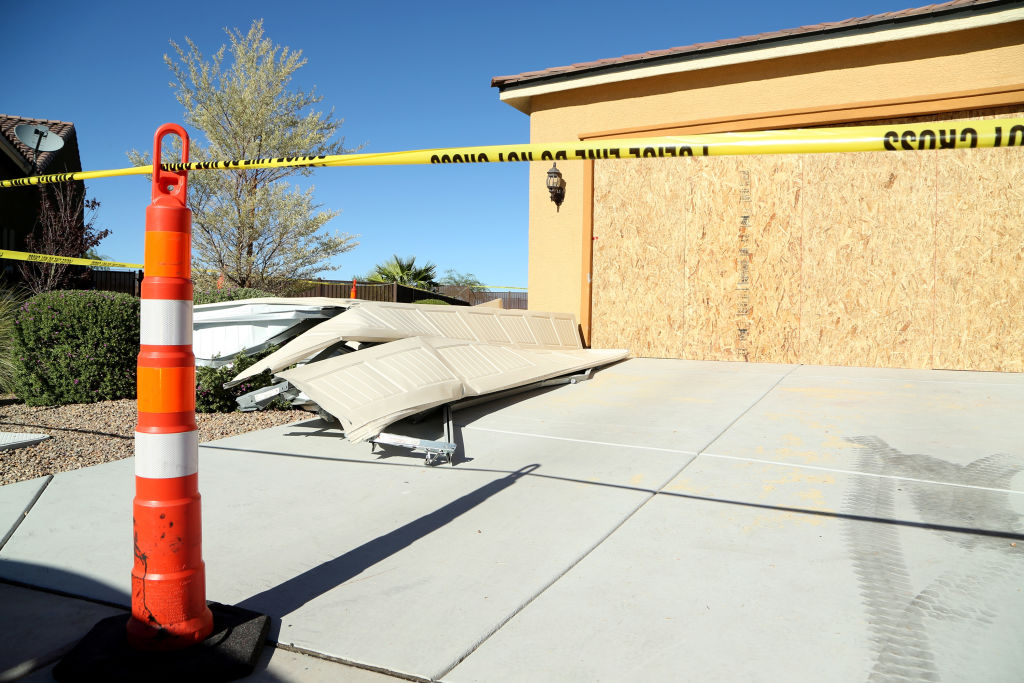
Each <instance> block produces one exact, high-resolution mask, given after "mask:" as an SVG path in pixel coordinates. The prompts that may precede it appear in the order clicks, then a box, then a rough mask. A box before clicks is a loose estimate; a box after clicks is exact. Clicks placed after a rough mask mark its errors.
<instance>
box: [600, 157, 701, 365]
mask: <svg viewBox="0 0 1024 683" xmlns="http://www.w3.org/2000/svg"><path fill="white" fill-rule="evenodd" d="M600 165H601V164H600V163H598V164H597V166H600ZM687 170H688V169H687V168H686V167H685V166H683V165H678V166H676V167H675V168H670V169H669V168H663V169H662V172H656V169H655V165H654V164H650V163H644V162H640V163H635V164H621V165H619V166H618V167H617V168H616V169H614V171H615V174H614V175H613V176H609V174H607V173H605V174H601V173H597V172H595V186H594V241H593V263H594V266H593V276H592V277H593V288H592V291H593V300H592V319H596V320H600V321H601V322H600V324H597V325H594V326H593V331H592V338H591V345H592V346H593V348H629V349H643V354H644V355H648V356H657V357H666V358H680V357H683V354H684V349H683V340H684V338H685V335H686V331H687V324H686V319H685V315H684V299H685V287H684V285H685V283H684V281H683V278H682V264H683V254H684V250H685V238H684V234H685V230H686V227H685V226H686V220H687V215H686V212H685V211H683V210H681V207H682V206H683V205H684V203H685V201H684V197H685V194H686V192H687V191H688V190H687V188H688V187H689V184H690V182H691V179H689V178H688V177H687V175H686V172H687ZM665 171H667V172H665ZM597 177H600V178H601V180H600V181H598V180H597ZM641 321H643V322H641ZM634 355H639V354H637V352H636V351H634Z"/></svg>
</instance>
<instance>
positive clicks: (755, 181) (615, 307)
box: [492, 0, 1024, 372]
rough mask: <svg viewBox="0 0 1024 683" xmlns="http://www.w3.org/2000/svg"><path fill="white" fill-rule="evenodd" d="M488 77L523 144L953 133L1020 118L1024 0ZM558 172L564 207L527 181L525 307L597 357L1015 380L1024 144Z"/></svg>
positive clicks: (626, 164) (970, 1) (982, 0)
mask: <svg viewBox="0 0 1024 683" xmlns="http://www.w3.org/2000/svg"><path fill="white" fill-rule="evenodd" d="M808 7H812V6H811V5H808ZM822 7H824V5H822ZM817 11H822V10H814V9H813V8H811V9H809V10H808V12H817ZM492 85H493V86H495V87H497V88H499V90H500V96H501V99H502V101H504V102H506V103H508V104H510V105H511V106H514V107H516V108H517V109H519V110H520V111H523V112H524V113H526V114H528V115H530V131H531V141H532V142H536V143H541V142H554V141H559V142H560V141H569V140H600V139H612V138H628V137H654V136H660V135H673V134H680V135H685V134H700V133H718V132H727V131H751V130H770V129H782V128H812V127H816V126H826V127H827V126H843V125H867V124H881V123H892V122H906V121H936V122H940V124H939V125H941V126H942V127H945V128H956V127H957V124H956V123H954V122H953V121H955V120H956V119H971V118H996V117H1022V116H1024V2H1021V1H1019V0H1018V1H1007V0H956V1H954V2H947V3H944V4H938V5H929V6H927V7H920V8H917V9H908V10H904V11H899V12H890V13H887V14H882V15H876V16H870V17H864V18H859V19H850V20H846V21H840V22H835V23H827V24H818V25H814V26H804V27H801V28H796V29H791V30H786V31H776V32H772V33H764V34H760V35H756V36H746V37H742V38H735V39H731V40H718V41H715V42H709V43H701V44H697V45H690V46H686V47H678V48H672V49H667V50H658V51H654V52H648V53H644V54H638V55H629V56H625V57H619V58H613V59H604V60H599V61H596V62H589V63H583V64H574V65H572V66H566V67H558V68H551V69H545V70H542V71H534V72H529V73H523V74H519V75H516V76H503V77H497V78H495V79H493V81H492ZM558 166H559V169H560V170H561V171H562V172H563V174H564V176H565V179H566V181H567V188H566V196H565V202H564V204H563V205H562V206H561V209H560V210H559V211H556V208H555V206H554V205H553V204H552V203H551V201H550V200H549V198H548V193H547V191H546V189H545V187H544V179H545V174H546V171H547V170H548V168H549V167H550V163H534V164H532V167H531V171H530V173H531V176H530V251H529V254H530V269H529V289H530V307H531V308H536V309H546V310H557V311H572V312H574V313H576V314H577V315H578V316H579V318H580V321H581V327H582V331H583V334H584V338H585V339H586V340H587V341H588V342H589V343H591V344H592V345H593V346H594V347H599V348H609V347H626V348H629V349H631V351H632V352H633V354H634V355H636V356H648V357H671V358H690V359H708V360H737V361H759V362H779V363H806V364H832V365H866V366H877V367H911V368H958V369H973V370H1003V371H1015V372H1020V371H1024V353H1022V352H1021V349H1024V304H1022V302H1024V189H1022V188H1024V148H1021V147H1015V148H1003V149H998V150H941V151H934V152H906V153H862V154H825V155H778V156H771V155H766V156H746V157H714V158H684V159H643V160H629V161H617V160H608V161H604V160H599V161H575V162H564V163H559V165H558Z"/></svg>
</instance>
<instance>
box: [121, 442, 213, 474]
mask: <svg viewBox="0 0 1024 683" xmlns="http://www.w3.org/2000/svg"><path fill="white" fill-rule="evenodd" d="M198 471H199V432H197V431H195V430H192V431H189V432H175V433H173V434H147V433H144V432H135V476H137V477H146V478H147V479H171V478H174V477H187V476H188V475H190V474H195V473H196V472H198Z"/></svg>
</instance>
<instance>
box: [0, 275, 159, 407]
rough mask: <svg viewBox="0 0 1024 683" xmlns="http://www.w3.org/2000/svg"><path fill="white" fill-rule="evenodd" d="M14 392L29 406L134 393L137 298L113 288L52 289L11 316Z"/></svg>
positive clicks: (129, 395)
mask: <svg viewBox="0 0 1024 683" xmlns="http://www.w3.org/2000/svg"><path fill="white" fill-rule="evenodd" d="M13 332H14V334H13V343H14V361H15V363H16V365H17V367H16V369H15V373H14V387H13V388H14V393H15V394H16V395H17V396H18V398H20V399H21V400H23V401H24V402H25V403H27V404H28V405H35V406H39V405H62V404H65V403H94V402H96V401H108V400H112V399H119V398H133V397H134V396H135V365H136V362H137V359H138V355H139V300H138V299H137V298H136V297H134V296H131V295H129V294H115V293H111V292H77V291H56V292H46V293H44V294H37V295H36V296H33V297H31V298H30V299H28V300H27V301H25V302H24V303H23V304H22V305H21V306H20V307H19V308H18V310H17V312H16V314H15V316H14V329H13Z"/></svg>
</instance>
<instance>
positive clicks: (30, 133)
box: [14, 123, 64, 172]
mask: <svg viewBox="0 0 1024 683" xmlns="http://www.w3.org/2000/svg"><path fill="white" fill-rule="evenodd" d="M14 134H15V135H16V136H17V138H18V139H19V140H21V142H22V144H24V145H25V146H26V147H31V148H32V149H34V150H35V153H34V154H33V155H32V170H33V172H35V168H36V157H38V156H39V153H40V152H56V151H57V150H58V149H60V148H61V147H63V146H64V138H62V137H61V136H59V135H57V134H56V133H54V132H53V131H52V130H50V129H49V128H47V127H46V126H44V125H43V124H41V123H21V124H18V125H17V126H15V127H14Z"/></svg>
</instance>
